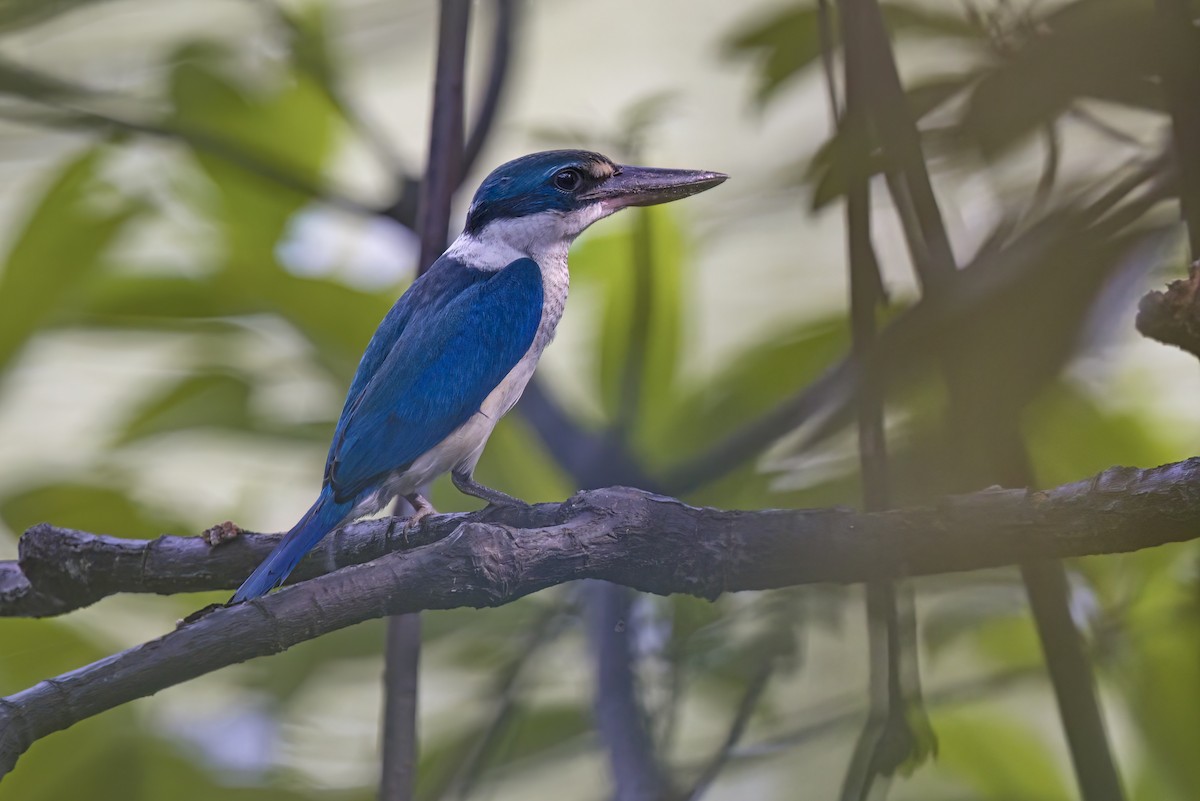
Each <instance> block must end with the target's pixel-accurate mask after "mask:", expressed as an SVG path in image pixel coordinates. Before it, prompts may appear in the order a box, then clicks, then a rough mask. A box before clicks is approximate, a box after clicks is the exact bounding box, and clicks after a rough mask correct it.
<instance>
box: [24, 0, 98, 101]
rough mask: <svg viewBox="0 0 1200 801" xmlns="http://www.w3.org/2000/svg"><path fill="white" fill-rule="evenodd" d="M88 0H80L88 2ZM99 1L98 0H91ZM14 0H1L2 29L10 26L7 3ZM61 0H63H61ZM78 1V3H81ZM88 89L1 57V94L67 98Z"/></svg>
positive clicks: (40, 2) (36, 0) (41, 2)
mask: <svg viewBox="0 0 1200 801" xmlns="http://www.w3.org/2000/svg"><path fill="white" fill-rule="evenodd" d="M87 1H88V0H79V3H81V2H87ZM90 1H91V2H97V1H98V0H90ZM11 2H12V0H0V30H3V29H4V28H6V27H8V25H7V24H6V22H5V19H4V17H5V10H6V9H5V5H6V3H11ZM60 2H61V0H60ZM79 3H77V4H79ZM34 4H37V5H40V6H47V5H50V3H48V2H46V1H45V0H34ZM86 93H87V90H86V89H85V88H84V87H82V86H79V85H77V84H72V83H68V82H67V81H62V80H59V79H57V78H55V77H54V76H52V75H47V74H45V73H41V72H35V71H34V70H31V69H29V68H27V67H23V66H21V65H20V64H17V63H15V62H12V61H9V60H8V59H6V58H2V57H0V94H6V95H15V96H17V97H26V98H31V99H34V100H39V101H46V100H55V99H60V100H61V99H65V98H73V97H78V96H79V95H81V94H86Z"/></svg>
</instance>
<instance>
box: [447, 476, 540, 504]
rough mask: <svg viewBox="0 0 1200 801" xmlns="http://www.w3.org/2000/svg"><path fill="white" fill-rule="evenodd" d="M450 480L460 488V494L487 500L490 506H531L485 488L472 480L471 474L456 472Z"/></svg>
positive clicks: (510, 496)
mask: <svg viewBox="0 0 1200 801" xmlns="http://www.w3.org/2000/svg"><path fill="white" fill-rule="evenodd" d="M450 480H451V481H453V482H454V486H456V487H458V491H459V492H461V493H463V494H464V495H471V496H473V497H476V498H480V499H482V500H485V501H487V503H488V506H510V507H511V506H517V507H524V506H529V504H528V503H526V502H525V501H523V500H521V499H520V498H514V497H513V496H512V495H509V494H508V493H507V492H501V491H500V490H497V489H492V488H491V487H485V486H484V485H483V484H480V483H479V482H478V481H476V480H475V479H474V478H472V477H471V475H470V474H469V473H460V472H458V471H454V472H452V473H451V474H450Z"/></svg>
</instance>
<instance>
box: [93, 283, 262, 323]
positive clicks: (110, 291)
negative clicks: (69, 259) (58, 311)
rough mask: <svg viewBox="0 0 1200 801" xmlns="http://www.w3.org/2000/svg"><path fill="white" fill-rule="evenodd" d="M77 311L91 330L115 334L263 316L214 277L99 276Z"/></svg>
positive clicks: (255, 307) (253, 305) (250, 302)
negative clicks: (95, 327) (109, 330)
mask: <svg viewBox="0 0 1200 801" xmlns="http://www.w3.org/2000/svg"><path fill="white" fill-rule="evenodd" d="M75 307H76V309H77V315H78V317H79V319H80V320H82V322H84V323H86V324H95V325H101V326H104V327H109V328H114V327H120V328H163V327H168V328H179V327H181V326H190V327H194V326H195V323H196V322H197V321H202V320H215V319H216V318H221V317H234V316H237V315H243V314H252V313H254V312H259V311H261V310H262V308H261V306H260V305H259V304H258V303H255V302H252V300H251V299H250V298H248V297H246V296H245V295H244V294H240V293H237V292H231V291H228V288H227V287H224V286H223V282H222V281H221V280H219V279H218V278H214V277H212V276H202V277H192V276H177V275H121V274H116V273H108V274H105V275H101V276H98V277H97V279H96V280H94V281H91V282H89V283H88V284H87V285H86V286H84V287H82V288H81V291H80V296H79V298H78V299H77V301H76V304H75Z"/></svg>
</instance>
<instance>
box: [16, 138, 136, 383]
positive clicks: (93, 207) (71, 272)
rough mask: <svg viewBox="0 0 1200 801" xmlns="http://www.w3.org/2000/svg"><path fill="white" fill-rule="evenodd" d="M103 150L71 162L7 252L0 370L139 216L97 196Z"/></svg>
mask: <svg viewBox="0 0 1200 801" xmlns="http://www.w3.org/2000/svg"><path fill="white" fill-rule="evenodd" d="M104 154H105V149H104V148H103V147H93V148H89V149H88V150H86V151H84V152H83V153H82V154H80V155H79V156H77V157H76V158H74V159H72V160H70V161H69V162H67V164H66V166H65V167H64V168H63V169H62V170H61V171H60V172H59V173H58V175H57V176H56V177H55V179H54V181H53V183H51V185H50V187H49V189H48V190H47V191H46V192H45V194H44V195H42V197H41V199H40V201H39V202H38V204H37V206H36V207H35V208H34V210H33V213H32V215H31V216H30V218H29V220H28V222H26V224H25V226H24V228H23V229H22V230H21V231H20V233H19V234H18V236H17V240H16V242H15V244H14V245H13V247H12V250H10V251H9V254H8V258H7V260H6V262H5V264H4V272H3V273H0V319H2V320H3V321H4V325H3V326H0V369H2V368H3V367H5V366H6V365H7V364H8V362H9V360H11V359H12V357H13V355H14V354H15V353H16V352H17V350H18V349H19V348H20V347H21V346H22V345H23V344H24V343H25V341H26V340H27V339H28V338H29V337H30V336H31V335H32V334H33V332H34V330H35V329H36V328H37V327H38V326H39V325H41V324H42V323H44V322H45V321H46V320H47V318H49V317H50V316H51V315H53V314H54V313H55V311H56V310H57V308H58V306H59V304H61V303H62V302H63V301H64V299H66V298H67V297H68V296H70V295H71V294H72V293H74V292H76V291H77V289H78V287H79V285H80V284H81V283H83V282H84V280H85V278H87V277H89V275H88V274H89V272H90V271H91V270H93V269H94V268H95V267H96V265H97V262H98V260H99V259H100V258H101V257H102V256H103V254H104V252H105V251H106V250H107V248H108V246H109V245H110V244H111V243H112V242H113V240H114V239H116V237H117V236H118V235H119V234H120V233H121V231H122V230H123V229H124V227H125V225H126V224H127V223H128V222H129V221H130V220H131V219H132V218H133V217H134V215H135V214H137V213H138V211H139V210H140V208H139V207H137V206H135V205H133V204H130V203H128V202H126V201H124V200H123V199H119V198H117V197H115V196H114V197H107V198H105V200H106V201H108V202H104V203H101V202H100V199H99V198H97V197H96V196H95V194H94V192H93V190H94V188H95V184H96V181H97V174H98V171H99V169H100V167H101V165H102V163H103V159H104Z"/></svg>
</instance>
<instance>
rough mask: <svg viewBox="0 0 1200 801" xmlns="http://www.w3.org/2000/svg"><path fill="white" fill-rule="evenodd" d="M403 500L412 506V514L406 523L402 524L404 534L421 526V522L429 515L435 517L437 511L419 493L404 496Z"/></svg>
mask: <svg viewBox="0 0 1200 801" xmlns="http://www.w3.org/2000/svg"><path fill="white" fill-rule="evenodd" d="M404 500H406V501H408V502H409V503H410V504H412V508H413V513H412V516H411V517H409V518H408V522H407V523H405V524H404V530H405V531H406V532H408V531H412V530H413V529H414V528H416V527H417V526H419V525H421V521H422V520H424V519H425V518H427V517H429V516H430V515H436V514H437V509H434V508H433V504H432V503H430V502H429V500H428V499H427V498H426V497H425V496H424V495H422V494H421V493H419V492H414V493H413V494H412V495H405V496H404Z"/></svg>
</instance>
